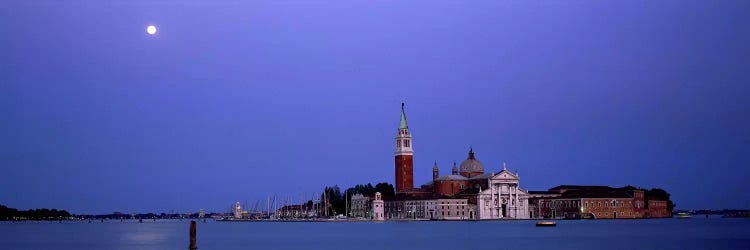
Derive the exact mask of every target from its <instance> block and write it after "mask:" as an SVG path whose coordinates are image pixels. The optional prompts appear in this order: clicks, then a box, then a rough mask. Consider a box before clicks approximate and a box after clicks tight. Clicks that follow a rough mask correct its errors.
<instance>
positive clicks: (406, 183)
mask: <svg viewBox="0 0 750 250" xmlns="http://www.w3.org/2000/svg"><path fill="white" fill-rule="evenodd" d="M413 146H414V143H413V137H412V134H411V133H410V131H409V125H408V123H407V120H406V112H405V109H404V104H403V103H402V104H401V119H400V122H399V126H398V129H397V133H396V137H395V150H394V156H395V168H394V170H395V181H396V197H394V198H393V199H390V200H388V201H385V202H384V204H385V207H384V213H385V218H386V219H400V220H405V219H411V220H430V219H432V220H478V219H508V218H518V219H521V218H528V217H529V212H528V193H527V192H526V191H524V190H522V189H521V188H520V187H519V178H518V173H512V172H510V171H508V170H507V169H505V164H503V167H504V168H503V170H502V171H500V172H498V173H497V174H495V173H485V169H484V165H483V164H482V162H481V161H479V159H477V157H476V154H475V152H474V149H473V148H471V147H469V152H468V156H467V157H466V160H464V161H463V162H461V164H460V165H459V166H457V165H456V162H453V167H452V169H451V172H450V174H447V175H443V176H440V169H439V167H438V164H437V161H435V163H434V165H433V167H432V181H430V182H428V183H425V184H423V185H421V186H420V187H419V188H415V187H414V183H413V180H414V176H413V169H414V166H413V163H414V148H413ZM482 190H484V191H482ZM357 199H360V198H359V197H358V198H357ZM480 200H481V202H482V203H481V206H478V205H477V204H478V202H479V201H480ZM485 200H486V201H485Z"/></svg>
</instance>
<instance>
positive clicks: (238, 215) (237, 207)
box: [234, 201, 242, 219]
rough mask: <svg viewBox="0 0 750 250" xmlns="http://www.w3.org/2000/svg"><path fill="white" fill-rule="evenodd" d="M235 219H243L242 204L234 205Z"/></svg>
mask: <svg viewBox="0 0 750 250" xmlns="http://www.w3.org/2000/svg"><path fill="white" fill-rule="evenodd" d="M234 218H235V219H241V218H242V207H240V202H239V201H238V202H237V203H235V204H234Z"/></svg>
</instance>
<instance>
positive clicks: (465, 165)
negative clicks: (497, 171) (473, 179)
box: [460, 149, 484, 173]
mask: <svg viewBox="0 0 750 250" xmlns="http://www.w3.org/2000/svg"><path fill="white" fill-rule="evenodd" d="M460 171H461V173H484V165H482V162H480V161H479V160H477V158H474V149H469V158H466V160H465V161H464V162H461V170H460Z"/></svg>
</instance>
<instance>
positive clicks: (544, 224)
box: [536, 221, 557, 227]
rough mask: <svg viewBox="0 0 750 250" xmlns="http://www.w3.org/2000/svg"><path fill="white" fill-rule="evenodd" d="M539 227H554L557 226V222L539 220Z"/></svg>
mask: <svg viewBox="0 0 750 250" xmlns="http://www.w3.org/2000/svg"><path fill="white" fill-rule="evenodd" d="M536 226H537V227H554V226H557V222H554V221H539V222H537V223H536Z"/></svg>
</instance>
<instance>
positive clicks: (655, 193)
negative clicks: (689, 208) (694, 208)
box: [644, 188, 676, 213]
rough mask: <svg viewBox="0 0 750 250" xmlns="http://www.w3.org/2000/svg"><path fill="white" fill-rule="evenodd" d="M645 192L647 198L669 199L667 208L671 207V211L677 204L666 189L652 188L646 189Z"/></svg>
mask: <svg viewBox="0 0 750 250" xmlns="http://www.w3.org/2000/svg"><path fill="white" fill-rule="evenodd" d="M644 193H645V195H646V199H654V200H662V201H667V209H669V212H670V213H671V212H672V210H673V209H674V207H675V206H676V204H674V202H672V200H670V199H669V197H670V194H669V193H668V192H667V191H666V190H664V189H661V188H652V189H651V190H646V191H645V192H644ZM646 204H648V203H646Z"/></svg>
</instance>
